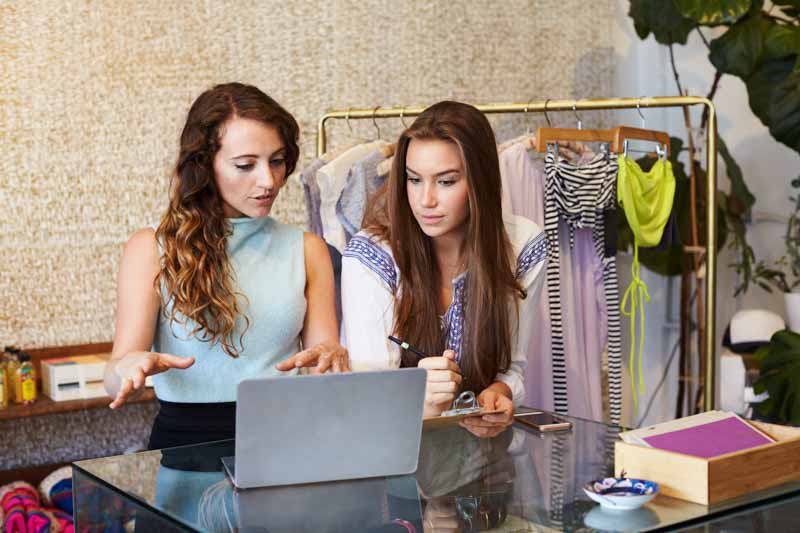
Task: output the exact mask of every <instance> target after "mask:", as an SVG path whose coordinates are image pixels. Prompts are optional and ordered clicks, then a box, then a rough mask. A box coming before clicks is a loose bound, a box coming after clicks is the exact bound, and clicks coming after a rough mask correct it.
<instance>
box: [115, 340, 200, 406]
mask: <svg viewBox="0 0 800 533" xmlns="http://www.w3.org/2000/svg"><path fill="white" fill-rule="evenodd" d="M109 364H114V365H115V366H114V373H115V374H116V375H117V376H118V377H119V380H120V382H121V386H120V389H119V392H118V393H117V396H116V397H115V398H114V400H113V401H112V402H111V403H110V404H109V407H110V408H112V409H116V408H117V407H120V406H122V405H123V404H124V403H125V402H126V401H127V400H128V398H130V397H131V396H134V395H136V394H138V393H140V392H141V391H142V390H143V389H144V381H145V378H147V376H153V375H155V374H160V373H162V372H166V371H167V370H169V369H171V368H177V369H180V370H182V369H185V368H189V367H190V366H192V365H193V364H194V357H181V356H179V355H172V354H168V353H158V352H131V353H129V354H127V355H126V356H125V357H122V358H120V359H117V360H116V361H110V362H109Z"/></svg>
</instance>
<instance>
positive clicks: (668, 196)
mask: <svg viewBox="0 0 800 533" xmlns="http://www.w3.org/2000/svg"><path fill="white" fill-rule="evenodd" d="M618 167H619V174H618V176H617V198H618V200H619V205H620V206H622V208H623V210H624V212H625V218H626V219H627V220H628V225H629V226H630V228H631V231H632V232H633V238H634V240H633V264H632V265H631V283H630V285H629V286H628V288H627V290H626V291H625V296H624V297H623V299H622V313H623V314H624V315H625V316H627V317H629V319H630V328H631V346H630V354H629V359H628V367H629V371H630V377H631V390H632V392H633V405H634V408H635V407H636V406H638V395H639V394H644V376H643V370H642V352H643V350H644V305H645V303H646V302H649V301H650V295H649V294H648V292H647V285H646V284H645V283H644V281H642V278H641V277H640V269H641V267H640V265H639V246H645V247H651V246H657V245H658V244H659V243H660V242H661V239H662V236H663V234H664V228H665V227H666V225H667V222H668V221H669V219H670V215H671V213H672V204H673V200H674V198H675V175H674V174H673V172H672V163H671V162H670V161H668V160H667V159H662V158H659V159H658V160H657V161H656V162H655V164H654V165H653V168H651V169H650V171H649V172H644V171H643V170H642V168H641V167H640V166H639V164H638V163H637V162H636V161H634V160H633V159H631V158H629V157H626V156H624V155H622V154H620V156H619V158H618ZM637 314H638V318H639V332H638V341H639V354H638V358H637V359H638V372H636V373H635V372H634V370H635V369H634V366H635V365H634V356H635V346H636V340H637V332H636V318H637ZM637 374H638V388H637V386H636V385H637V383H636V377H635V376H637ZM637 390H638V394H637Z"/></svg>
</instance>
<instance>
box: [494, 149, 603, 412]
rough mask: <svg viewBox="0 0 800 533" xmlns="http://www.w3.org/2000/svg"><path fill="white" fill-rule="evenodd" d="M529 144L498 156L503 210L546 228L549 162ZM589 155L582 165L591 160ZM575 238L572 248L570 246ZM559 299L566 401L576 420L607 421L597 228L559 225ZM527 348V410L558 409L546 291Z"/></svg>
mask: <svg viewBox="0 0 800 533" xmlns="http://www.w3.org/2000/svg"><path fill="white" fill-rule="evenodd" d="M528 147H529V143H526V142H524V141H523V142H520V143H518V144H516V145H512V146H510V147H508V148H507V149H506V150H505V151H504V152H502V153H501V154H500V156H499V160H500V173H501V176H502V179H503V197H504V209H505V205H506V204H507V205H508V208H509V210H510V211H511V212H512V213H513V214H515V215H520V216H524V217H526V218H528V219H530V220H533V221H534V222H536V223H537V224H539V225H541V226H543V225H544V220H545V181H546V177H545V171H544V161H543V160H542V159H541V158H539V154H538V153H536V152H530V151H529V150H528ZM593 158H594V154H593V153H591V152H586V153H584V154H583V156H582V158H581V159H579V160H578V164H579V165H584V164H587V163H589V162H591V161H592V159H593ZM570 233H572V240H573V245H572V246H570ZM556 242H557V243H558V248H559V252H558V255H559V257H560V259H561V266H560V269H559V271H560V276H559V283H560V296H561V302H562V318H563V320H564V323H565V324H567V325H568V326H569V327H567V328H565V330H564V339H563V340H564V360H565V366H566V372H567V396H568V398H569V413H568V414H570V415H572V416H578V417H581V418H586V419H591V420H602V418H603V409H602V402H603V392H602V357H603V353H604V352H605V351H606V347H607V331H608V326H607V310H606V300H605V291H604V281H603V271H604V265H605V263H604V262H603V258H602V256H601V255H599V254H597V252H596V249H595V238H594V236H593V229H591V228H583V229H577V230H573V231H572V232H570V229H569V228H568V227H567V224H566V222H565V221H563V220H559V222H558V239H557V241H555V242H551V246H554V245H555V244H556ZM531 337H532V338H531V342H530V344H529V346H528V352H527V353H528V367H527V368H526V372H525V385H526V387H525V388H526V391H527V396H526V405H531V406H535V407H537V408H541V409H546V410H553V409H554V390H553V382H552V380H550V379H542V377H543V376H547V377H549V376H552V373H553V366H552V363H553V359H552V356H551V352H552V342H551V325H550V304H549V295H548V293H547V291H542V293H541V295H540V300H539V302H538V306H537V313H536V324H535V333H534V335H532V336H531Z"/></svg>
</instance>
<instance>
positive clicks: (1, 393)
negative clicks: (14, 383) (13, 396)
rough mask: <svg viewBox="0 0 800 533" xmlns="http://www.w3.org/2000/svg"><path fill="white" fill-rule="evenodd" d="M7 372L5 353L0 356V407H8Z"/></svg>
mask: <svg viewBox="0 0 800 533" xmlns="http://www.w3.org/2000/svg"><path fill="white" fill-rule="evenodd" d="M8 392H9V388H8V374H6V358H5V353H3V357H2V358H0V409H5V408H6V407H8Z"/></svg>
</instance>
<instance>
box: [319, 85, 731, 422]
mask: <svg viewBox="0 0 800 533" xmlns="http://www.w3.org/2000/svg"><path fill="white" fill-rule="evenodd" d="M698 105H699V106H705V107H706V109H707V110H708V129H707V131H706V158H707V161H706V247H705V252H706V253H705V261H706V286H705V296H706V309H705V314H706V316H705V326H706V339H705V341H706V360H705V393H704V395H703V408H704V409H705V410H707V411H710V410H712V409H714V408H715V405H716V390H717V388H716V360H717V358H716V335H715V331H716V312H717V306H716V293H717V116H716V110H715V108H714V104H713V103H712V102H711V100H709V99H708V98H703V97H698V96H656V97H643V98H593V99H583V100H544V101H530V102H528V103H508V104H483V105H476V106H475V107H476V108H478V109H479V110H480V111H483V112H484V113H487V114H489V113H491V114H497V113H546V112H547V111H584V110H606V109H639V108H666V107H681V108H685V107H691V106H698ZM425 108H426V107H425V106H414V107H374V108H372V109H346V110H334V111H329V112H327V113H325V114H324V115H322V117H321V118H320V119H319V123H318V124H317V156H320V155H322V154H323V153H325V149H326V146H327V137H326V134H325V123H326V122H327V121H329V120H331V119H346V120H350V119H372V120H373V121H374V120H375V119H378V118H398V117H399V118H400V119H401V120H402V119H403V117H413V116H417V115H419V114H421V113H422V112H423V111H424V110H425Z"/></svg>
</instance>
